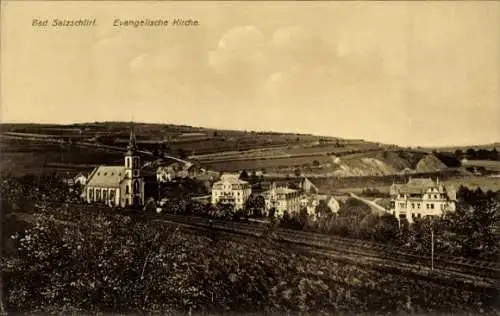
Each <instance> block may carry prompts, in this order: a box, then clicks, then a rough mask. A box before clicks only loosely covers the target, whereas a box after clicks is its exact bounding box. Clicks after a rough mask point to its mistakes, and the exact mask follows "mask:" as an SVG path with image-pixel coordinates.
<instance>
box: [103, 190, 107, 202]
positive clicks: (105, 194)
mask: <svg viewBox="0 0 500 316" xmlns="http://www.w3.org/2000/svg"><path fill="white" fill-rule="evenodd" d="M102 199H103V200H107V199H108V191H106V190H104V191H103V192H102Z"/></svg>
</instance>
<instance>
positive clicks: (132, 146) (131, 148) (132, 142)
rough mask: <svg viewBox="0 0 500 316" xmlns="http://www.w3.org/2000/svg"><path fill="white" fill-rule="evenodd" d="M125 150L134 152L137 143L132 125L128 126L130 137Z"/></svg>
mask: <svg viewBox="0 0 500 316" xmlns="http://www.w3.org/2000/svg"><path fill="white" fill-rule="evenodd" d="M127 150H128V152H129V153H134V152H135V151H136V150H137V143H136V139H135V131H134V127H133V126H132V127H131V128H130V137H129V141H128V145H127Z"/></svg>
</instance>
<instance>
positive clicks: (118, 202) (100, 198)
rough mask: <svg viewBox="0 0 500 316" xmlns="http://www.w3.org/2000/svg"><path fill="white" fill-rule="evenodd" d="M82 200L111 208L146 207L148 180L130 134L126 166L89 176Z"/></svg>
mask: <svg viewBox="0 0 500 316" xmlns="http://www.w3.org/2000/svg"><path fill="white" fill-rule="evenodd" d="M82 197H83V198H84V200H85V201H86V202H87V203H103V204H106V205H109V206H121V207H125V206H134V207H137V206H141V205H144V180H143V179H142V177H141V165H140V158H139V155H138V153H137V147H136V141H135V134H134V131H133V130H132V131H131V132H130V141H129V145H128V146H127V152H126V154H125V159H124V165H123V166H99V167H97V168H95V169H94V170H93V171H92V172H91V173H90V175H89V177H88V180H87V183H86V185H85V188H84V190H83V192H82Z"/></svg>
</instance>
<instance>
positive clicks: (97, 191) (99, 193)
mask: <svg viewBox="0 0 500 316" xmlns="http://www.w3.org/2000/svg"><path fill="white" fill-rule="evenodd" d="M95 199H96V200H97V201H100V200H101V190H99V189H96V197H95Z"/></svg>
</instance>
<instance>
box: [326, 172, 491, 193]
mask: <svg viewBox="0 0 500 316" xmlns="http://www.w3.org/2000/svg"><path fill="white" fill-rule="evenodd" d="M442 182H443V183H444V184H445V185H447V186H451V187H454V188H455V189H458V188H459V187H460V186H465V187H467V188H469V189H477V188H481V190H483V191H488V190H491V191H499V190H500V177H491V176H469V177H462V178H458V179H451V180H445V181H442ZM365 188H370V189H372V188H375V189H378V190H379V191H380V192H382V193H387V194H389V188H390V185H379V186H377V185H375V186H369V185H368V186H366V187H363V186H357V187H349V188H338V189H335V191H337V192H353V193H355V194H361V192H362V191H363V189H365Z"/></svg>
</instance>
